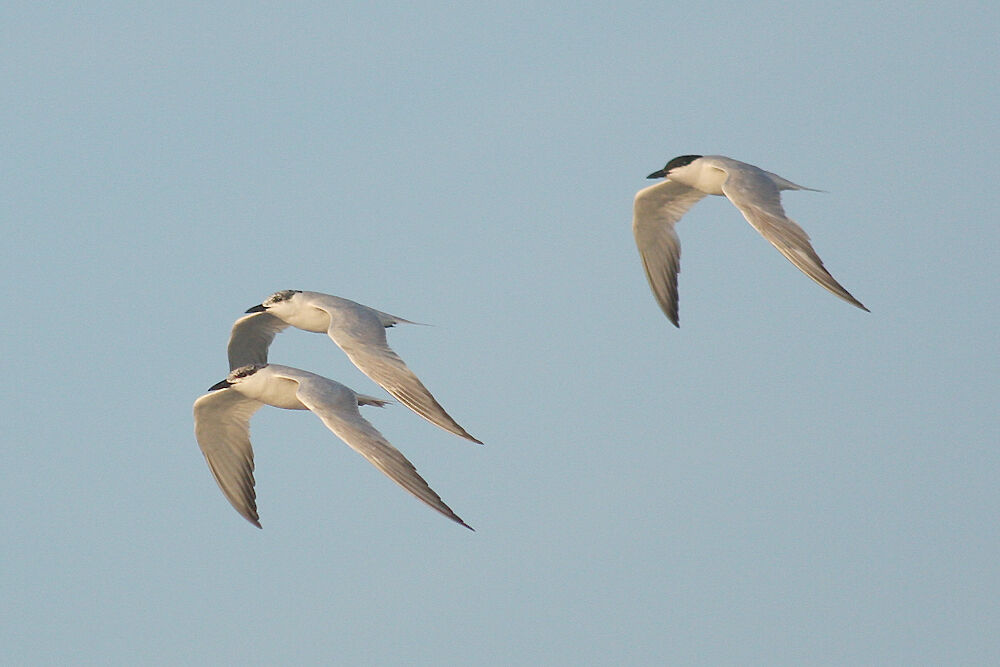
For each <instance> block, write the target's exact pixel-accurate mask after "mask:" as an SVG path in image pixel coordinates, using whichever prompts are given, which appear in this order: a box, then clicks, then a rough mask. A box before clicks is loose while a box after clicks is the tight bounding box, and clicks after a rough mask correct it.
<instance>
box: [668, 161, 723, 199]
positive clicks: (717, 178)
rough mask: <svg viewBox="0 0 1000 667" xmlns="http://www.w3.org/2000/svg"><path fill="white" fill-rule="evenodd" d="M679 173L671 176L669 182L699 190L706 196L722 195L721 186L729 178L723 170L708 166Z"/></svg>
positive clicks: (699, 166)
mask: <svg viewBox="0 0 1000 667" xmlns="http://www.w3.org/2000/svg"><path fill="white" fill-rule="evenodd" d="M679 171H680V173H677V174H671V175H670V180H672V181H677V182H678V183H681V184H683V185H686V186H688V187H689V188H694V189H695V190H700V191H701V192H704V193H705V194H706V195H721V194H723V192H722V184H723V183H725V182H726V179H727V178H729V174H727V173H726V172H725V171H724V170H722V169H719V168H718V167H714V166H712V165H710V164H701V165H698V168H696V169H692V168H690V167H689V168H687V169H684V170H679Z"/></svg>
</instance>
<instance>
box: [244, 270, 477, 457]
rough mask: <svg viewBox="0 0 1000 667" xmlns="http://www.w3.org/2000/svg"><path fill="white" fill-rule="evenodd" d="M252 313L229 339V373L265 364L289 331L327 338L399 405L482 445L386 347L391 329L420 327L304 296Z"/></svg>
mask: <svg viewBox="0 0 1000 667" xmlns="http://www.w3.org/2000/svg"><path fill="white" fill-rule="evenodd" d="M247 313H250V314H249V315H246V316H244V317H241V318H240V319H238V320H237V321H236V323H235V324H234V325H233V330H232V333H231V334H230V336H229V368H230V370H232V369H234V368H238V367H240V366H243V365H246V364H266V363H267V349H268V347H269V346H270V345H271V341H272V340H274V336H275V334H277V333H278V332H279V331H281V330H282V329H284V328H285V327H288V326H293V327H296V328H298V329H303V330H305V331H312V332H314V333H325V334H328V335H329V336H330V338H331V339H333V342H334V343H336V344H337V346H338V347H340V349H341V350H343V351H344V352H345V353H346V354H347V357H348V358H349V359H350V360H351V363H353V364H354V365H355V366H357V367H358V369H359V370H360V371H361V372H362V373H364V374H365V375H367V376H368V377H370V378H371V379H372V380H374V381H375V382H377V383H378V384H379V385H380V386H381V387H382V388H383V389H385V390H386V391H387V392H389V393H390V394H392V395H393V396H395V397H396V399H398V400H399V402H400V403H402V404H403V405H405V406H406V407H408V408H410V409H411V410H413V411H414V412H416V413H417V414H418V415H420V416H421V417H423V418H424V419H426V420H427V421H429V422H431V423H432V424H436V425H437V426H440V427H441V428H443V429H445V430H446V431H450V432H452V433H454V434H456V435H460V436H462V437H463V438H466V439H468V440H471V441H472V442H475V443H478V444H480V445H481V444H483V443H482V442H481V441H479V440H477V439H476V438H474V437H472V435H470V434H469V432H468V431H466V430H465V429H464V428H462V427H461V426H459V424H458V422H456V421H455V420H454V419H452V417H451V415H449V414H448V413H447V412H445V410H444V408H442V407H441V404H440V403H438V402H437V400H435V398H434V397H433V396H432V395H431V392H430V391H428V390H427V388H426V387H425V386H424V385H423V383H421V382H420V380H418V379H417V376H416V375H414V374H413V371H411V370H410V369H409V368H408V367H407V366H406V364H405V363H404V362H403V360H402V359H400V358H399V355H397V354H396V353H395V352H394V351H393V350H392V348H390V347H389V344H388V343H387V342H386V337H385V330H386V328H388V327H391V326H393V325H395V324H398V323H403V324H416V323H415V322H411V321H410V320H404V319H403V318H402V317H396V316H395V315H390V314H388V313H383V312H382V311H380V310H375V309H374V308H369V307H368V306H364V305H362V304H360V303H355V302H354V301H350V300H349V299H342V298H340V297H339V296H333V295H331V294H321V293H320V292H303V291H300V290H282V291H280V292H275V293H274V294H272V295H271V296H269V297H267V298H266V299H265V300H264V302H263V303H261V304H259V305H257V306H253V307H252V308H250V309H249V310H247Z"/></svg>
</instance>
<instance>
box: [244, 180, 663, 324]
mask: <svg viewBox="0 0 1000 667" xmlns="http://www.w3.org/2000/svg"><path fill="white" fill-rule="evenodd" d="M666 175H667V170H666V169H661V170H659V171H654V172H653V173H652V174H650V175H649V176H647V177H646V178H663V177H665V176H666ZM247 312H250V311H247Z"/></svg>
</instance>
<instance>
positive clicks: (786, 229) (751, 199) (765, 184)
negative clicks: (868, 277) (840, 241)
mask: <svg viewBox="0 0 1000 667" xmlns="http://www.w3.org/2000/svg"><path fill="white" fill-rule="evenodd" d="M728 173H729V177H728V178H727V179H726V182H725V183H724V184H723V185H722V191H723V193H724V194H725V195H726V197H728V198H729V201H731V202H732V203H733V205H734V206H736V208H738V209H739V210H740V212H741V213H742V214H743V217H744V218H746V219H747V222H749V223H750V224H751V225H753V228H754V229H756V230H757V231H758V232H760V234H761V236H763V237H764V238H765V239H767V240H768V241H769V242H770V243H771V245H773V246H774V247H775V248H777V249H778V252H780V253H781V254H782V255H784V256H785V257H786V258H788V261H790V262H791V263H792V264H794V265H795V266H797V267H798V268H799V270H800V271H802V272H803V273H804V274H806V275H807V276H809V277H810V278H812V279H813V280H814V281H816V282H817V283H819V284H820V285H822V286H823V287H825V288H826V289H827V290H829V291H830V292H832V293H833V294H835V295H837V296H838V297H840V298H841V299H843V300H844V301H846V302H848V303H850V304H852V305H854V306H857V307H858V308H860V309H861V310H864V311H866V312H867V311H868V309H867V308H865V306H864V304H862V303H861V302H860V301H858V300H857V299H855V298H854V297H853V296H851V293H850V292H848V291H847V290H846V289H844V287H843V286H842V285H841V284H840V283H838V282H837V281H836V280H835V279H834V277H833V276H832V275H830V272H829V271H827V270H826V267H824V266H823V260H821V259H820V258H819V255H817V254H816V251H815V250H814V249H813V247H812V244H811V243H810V242H809V235H808V234H806V232H805V230H804V229H802V228H801V227H799V225H797V224H796V223H795V221H794V220H792V219H790V218H789V217H788V216H787V215H785V209H784V208H783V207H782V206H781V193H780V191H779V190H778V185H776V184H775V183H774V181H773V180H772V179H771V178H769V177H768V175H767V172H765V171H763V170H756V171H754V170H733V171H730V172H728ZM779 178H780V177H779ZM782 180H784V179H782ZM785 182H786V183H788V182H787V181H785ZM791 185H794V184H791ZM785 189H793V188H785ZM794 189H802V190H805V189H808V188H802V187H801V186H795V188H794Z"/></svg>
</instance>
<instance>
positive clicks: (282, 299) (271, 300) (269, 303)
mask: <svg viewBox="0 0 1000 667" xmlns="http://www.w3.org/2000/svg"><path fill="white" fill-rule="evenodd" d="M296 294H302V290H297V289H283V290H281V291H280V292H275V293H274V294H272V295H271V296H269V297H267V298H266V299H264V301H263V302H261V303H260V304H258V305H256V306H253V307H251V308H247V312H248V313H265V312H267V311H268V310H271V309H272V308H276V309H279V310H280V309H281V307H282V306H284V305H289V304H290V303H291V301H292V300H293V299H294V298H295V295H296Z"/></svg>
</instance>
